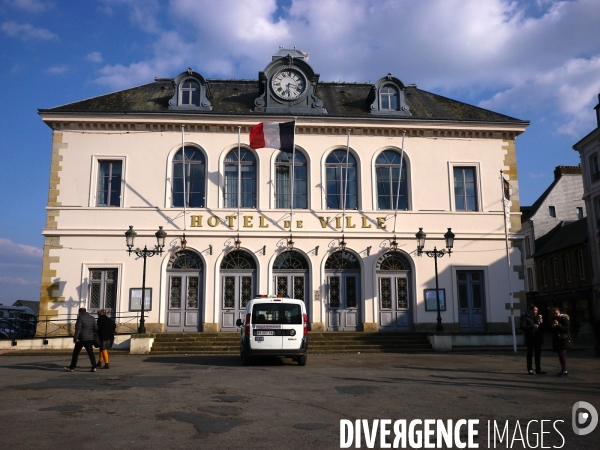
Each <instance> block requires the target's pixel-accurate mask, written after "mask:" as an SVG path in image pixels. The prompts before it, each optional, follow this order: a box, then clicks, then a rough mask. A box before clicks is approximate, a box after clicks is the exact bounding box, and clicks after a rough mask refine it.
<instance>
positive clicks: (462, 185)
mask: <svg viewBox="0 0 600 450" xmlns="http://www.w3.org/2000/svg"><path fill="white" fill-rule="evenodd" d="M454 203H455V208H456V210H457V211H477V189H476V175H475V167H454Z"/></svg>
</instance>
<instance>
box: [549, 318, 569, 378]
mask: <svg viewBox="0 0 600 450" xmlns="http://www.w3.org/2000/svg"><path fill="white" fill-rule="evenodd" d="M552 314H553V316H554V317H553V319H554V320H553V321H552V350H554V351H555V352H556V353H558V360H559V361H560V368H561V369H560V372H559V373H558V376H559V377H566V376H567V375H569V372H567V350H573V341H572V340H571V320H570V319H569V316H567V315H566V314H562V313H561V312H560V309H559V308H552Z"/></svg>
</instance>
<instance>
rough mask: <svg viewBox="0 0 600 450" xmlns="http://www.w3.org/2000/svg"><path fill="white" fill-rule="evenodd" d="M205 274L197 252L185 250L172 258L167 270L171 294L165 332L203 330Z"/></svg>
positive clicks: (168, 301)
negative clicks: (203, 286) (201, 328)
mask: <svg viewBox="0 0 600 450" xmlns="http://www.w3.org/2000/svg"><path fill="white" fill-rule="evenodd" d="M203 272H204V264H203V262H202V259H201V258H200V256H199V255H198V254H196V253H195V252H193V251H191V250H183V251H180V252H177V253H175V254H174V255H173V256H171V259H170V260H169V265H168V267H167V273H168V277H169V284H168V286H169V292H168V295H167V308H166V315H167V317H166V320H165V331H176V332H185V331H187V332H190V331H200V325H201V323H202V305H203V304H204V298H203V295H202V292H203V289H202V284H203V283H202V281H203Z"/></svg>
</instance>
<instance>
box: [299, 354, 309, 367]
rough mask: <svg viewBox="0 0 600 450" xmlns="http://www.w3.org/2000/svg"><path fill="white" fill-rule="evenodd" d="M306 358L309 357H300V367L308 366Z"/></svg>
mask: <svg viewBox="0 0 600 450" xmlns="http://www.w3.org/2000/svg"><path fill="white" fill-rule="evenodd" d="M306 356H307V355H302V356H299V357H298V365H299V366H305V365H306Z"/></svg>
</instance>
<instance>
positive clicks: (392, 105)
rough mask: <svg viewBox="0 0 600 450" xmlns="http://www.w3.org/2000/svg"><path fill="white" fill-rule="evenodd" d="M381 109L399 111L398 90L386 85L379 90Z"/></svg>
mask: <svg viewBox="0 0 600 450" xmlns="http://www.w3.org/2000/svg"><path fill="white" fill-rule="evenodd" d="M379 99H380V102H381V109H389V110H392V111H398V91H397V90H396V88H394V87H391V86H384V87H382V88H381V89H380V90H379Z"/></svg>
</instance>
